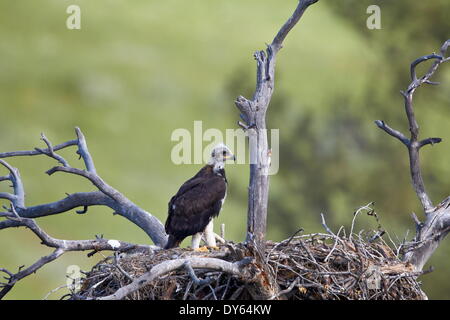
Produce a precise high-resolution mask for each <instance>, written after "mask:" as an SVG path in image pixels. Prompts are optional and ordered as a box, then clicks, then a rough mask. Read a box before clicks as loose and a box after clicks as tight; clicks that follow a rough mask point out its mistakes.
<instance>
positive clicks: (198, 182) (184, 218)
mask: <svg viewBox="0 0 450 320" xmlns="http://www.w3.org/2000/svg"><path fill="white" fill-rule="evenodd" d="M228 159H232V160H236V158H235V156H234V155H233V154H232V153H231V151H230V149H228V147H227V146H226V145H224V144H223V143H220V144H218V145H217V146H215V147H214V149H213V150H212V152H211V159H210V160H209V161H208V164H207V165H206V166H204V167H203V168H202V169H201V170H200V171H199V172H198V173H197V174H196V175H195V176H194V177H192V178H191V179H189V180H188V181H186V182H185V183H184V184H183V185H182V186H181V187H180V189H179V190H178V192H177V194H176V195H174V196H173V197H172V199H170V202H169V216H168V218H167V221H166V225H165V227H166V232H167V234H168V235H169V240H168V241H167V244H166V246H165V249H170V248H174V247H178V246H179V245H180V243H181V241H183V240H184V238H186V237H188V236H191V235H192V249H198V248H199V245H200V240H201V238H202V233H203V232H205V238H206V244H207V245H208V246H210V247H215V246H216V239H215V236H214V232H213V221H212V220H213V218H215V217H217V216H218V215H219V212H220V209H221V208H222V205H223V202H224V201H225V197H226V195H227V178H226V177H225V170H224V166H225V161H226V160H228Z"/></svg>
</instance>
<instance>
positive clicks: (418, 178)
mask: <svg viewBox="0 0 450 320" xmlns="http://www.w3.org/2000/svg"><path fill="white" fill-rule="evenodd" d="M449 43H450V40H447V41H446V42H445V43H444V44H443V45H442V47H441V50H440V51H441V54H442V55H438V54H436V53H433V54H430V55H426V56H422V57H420V58H417V59H416V60H414V61H413V62H412V63H411V66H410V72H411V80H412V82H411V83H410V84H409V85H408V88H407V90H406V91H404V92H403V91H402V92H401V93H402V95H403V98H404V103H405V112H406V116H407V119H408V123H409V131H410V133H411V137H410V139H408V138H406V137H405V135H403V134H402V133H401V132H399V131H397V130H394V129H392V128H390V127H389V126H388V125H387V124H386V123H385V122H384V121H381V120H377V121H375V124H376V125H377V126H378V127H379V128H380V129H382V130H384V131H385V132H387V133H388V134H390V135H391V136H393V137H395V138H397V139H399V140H400V141H401V142H402V143H403V144H404V145H405V146H407V147H408V154H409V160H410V172H411V178H412V183H413V187H414V190H415V192H416V194H417V196H418V198H419V200H420V202H421V204H422V207H423V208H424V211H425V213H428V212H430V211H431V210H432V209H433V208H434V206H433V202H432V201H431V199H430V197H429V196H428V194H427V192H426V191H425V184H424V182H423V178H422V173H421V169H420V160H419V150H420V148H422V147H423V146H425V145H428V144H431V145H433V144H435V143H439V142H441V141H442V139H441V138H428V139H424V140H419V125H418V123H417V120H416V117H415V115H414V108H413V95H414V92H415V90H416V89H417V88H418V87H420V86H421V85H422V84H423V83H426V84H437V83H435V82H432V81H430V78H431V77H432V76H433V75H434V73H435V72H436V70H437V69H438V67H439V66H440V65H441V64H442V63H444V62H446V61H448V59H446V58H445V53H446V51H447V48H448V46H449ZM428 60H434V62H433V64H432V65H431V66H430V68H429V69H428V71H427V72H426V73H425V74H424V75H423V76H422V77H420V78H418V77H417V74H416V67H417V66H418V65H419V64H420V63H422V62H425V61H428Z"/></svg>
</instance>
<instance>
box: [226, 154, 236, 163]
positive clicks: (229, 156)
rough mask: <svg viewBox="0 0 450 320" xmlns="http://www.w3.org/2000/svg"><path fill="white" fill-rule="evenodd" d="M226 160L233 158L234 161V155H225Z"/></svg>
mask: <svg viewBox="0 0 450 320" xmlns="http://www.w3.org/2000/svg"><path fill="white" fill-rule="evenodd" d="M225 159H226V160H233V161H234V162H236V156H235V155H234V154H230V155H228V156H226V157H225Z"/></svg>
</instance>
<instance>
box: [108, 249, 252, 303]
mask: <svg viewBox="0 0 450 320" xmlns="http://www.w3.org/2000/svg"><path fill="white" fill-rule="evenodd" d="M251 261H252V260H251V259H250V258H244V259H242V260H241V261H238V262H228V261H224V260H221V259H217V258H186V259H174V260H167V261H164V262H161V263H160V264H158V265H156V266H154V267H153V268H151V269H150V271H148V272H146V273H144V274H143V275H142V276H140V277H138V278H136V279H134V280H133V282H131V283H130V284H128V285H126V286H124V287H122V288H120V289H119V290H117V291H116V292H115V293H114V294H112V295H109V296H106V297H102V298H100V300H121V299H124V298H126V297H127V296H128V295H129V294H132V293H133V292H135V291H137V290H139V289H140V288H142V287H143V286H145V285H147V284H149V283H150V282H152V281H153V280H156V279H157V278H159V277H161V276H163V275H165V274H167V273H170V272H172V271H175V270H178V269H180V268H187V270H188V273H189V275H190V276H191V277H192V273H193V271H190V270H193V269H209V270H216V271H222V272H226V273H229V274H233V275H236V276H239V277H242V276H243V275H244V272H243V269H242V267H244V266H245V265H247V264H249V263H250V262H251ZM194 276H195V274H194ZM195 278H197V277H196V276H195ZM197 280H199V279H198V278H197ZM199 281H200V280H199Z"/></svg>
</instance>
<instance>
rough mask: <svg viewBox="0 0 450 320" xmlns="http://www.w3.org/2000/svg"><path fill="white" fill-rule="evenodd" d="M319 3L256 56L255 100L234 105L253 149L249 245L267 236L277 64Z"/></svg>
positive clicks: (301, 6) (307, 0)
mask: <svg viewBox="0 0 450 320" xmlns="http://www.w3.org/2000/svg"><path fill="white" fill-rule="evenodd" d="M317 1H318V0H300V1H299V3H298V5H297V8H296V9H295V11H294V13H293V14H292V16H291V17H290V18H289V19H288V20H287V21H286V23H285V24H284V25H283V26H282V27H281V29H280V30H279V31H278V33H277V35H276V36H275V38H274V39H273V41H272V43H271V44H270V45H268V46H267V49H266V50H265V51H257V52H255V54H254V58H255V60H256V89H255V93H254V94H253V97H252V99H251V100H250V99H247V98H244V97H243V96H239V97H238V98H237V99H236V101H235V104H236V106H237V108H238V109H239V111H240V113H241V114H240V116H241V119H242V120H243V121H244V122H240V121H239V122H238V124H239V125H240V126H241V127H242V128H243V129H244V130H245V131H246V132H247V134H248V138H249V149H250V182H249V190H248V213H247V217H248V218H247V241H249V240H250V239H251V238H254V239H255V240H256V242H257V243H258V244H259V245H262V244H263V240H264V238H265V233H266V223H267V205H268V199H269V166H270V159H269V158H270V154H269V153H270V151H269V146H268V141H267V127H266V112H267V108H268V106H269V103H270V100H271V98H272V93H273V90H274V85H275V61H276V56H277V53H278V51H279V50H280V49H281V48H282V44H283V41H284V39H285V38H286V36H287V35H288V33H289V31H291V30H292V28H293V27H294V26H295V25H296V24H297V22H298V21H299V20H300V18H301V17H302V15H303V13H304V12H305V10H306V9H307V8H308V7H309V6H310V5H312V4H314V3H316V2H317Z"/></svg>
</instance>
